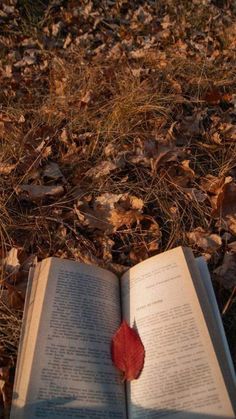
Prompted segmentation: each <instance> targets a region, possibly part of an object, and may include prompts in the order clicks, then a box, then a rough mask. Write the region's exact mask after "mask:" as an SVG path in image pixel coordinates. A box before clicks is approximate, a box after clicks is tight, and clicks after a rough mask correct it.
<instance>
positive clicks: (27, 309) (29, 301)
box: [12, 263, 41, 411]
mask: <svg viewBox="0 0 236 419" xmlns="http://www.w3.org/2000/svg"><path fill="white" fill-rule="evenodd" d="M40 266H41V264H40V263H38V264H37V267H36V268H31V269H30V271H29V276H28V284H27V290H26V296H25V306H24V313H23V318H22V325H21V336H20V342H19V345H18V353H17V365H16V372H15V378H14V389H13V404H14V395H16V394H18V391H19V385H20V380H21V376H22V366H23V364H24V355H25V348H26V345H27V340H28V332H29V327H30V322H31V318H32V311H33V306H34V298H35V291H36V289H37V282H38V277H39V273H40ZM12 411H13V409H12Z"/></svg>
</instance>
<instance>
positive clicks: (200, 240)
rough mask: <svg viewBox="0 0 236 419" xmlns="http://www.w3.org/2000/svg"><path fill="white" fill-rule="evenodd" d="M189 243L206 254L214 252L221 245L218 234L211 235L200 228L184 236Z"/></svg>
mask: <svg viewBox="0 0 236 419" xmlns="http://www.w3.org/2000/svg"><path fill="white" fill-rule="evenodd" d="M186 235H187V237H188V239H189V241H190V243H191V244H193V245H196V246H198V247H200V248H201V249H203V250H204V251H206V252H210V253H212V252H214V251H216V250H218V249H219V248H220V246H221V245H222V240H221V238H220V236H219V235H218V234H211V233H209V232H207V231H204V230H203V229H202V228H201V227H198V228H196V229H195V230H193V231H191V232H189V233H187V234H186Z"/></svg>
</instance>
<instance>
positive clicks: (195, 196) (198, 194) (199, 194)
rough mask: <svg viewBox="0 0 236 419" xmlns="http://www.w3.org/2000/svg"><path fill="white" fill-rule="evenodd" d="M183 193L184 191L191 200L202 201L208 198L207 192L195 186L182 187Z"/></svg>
mask: <svg viewBox="0 0 236 419" xmlns="http://www.w3.org/2000/svg"><path fill="white" fill-rule="evenodd" d="M184 193H186V195H187V196H188V197H189V198H190V200H191V201H196V202H199V203H202V202H205V201H206V200H207V199H208V196H207V194H206V193H205V192H203V191H201V190H200V189H197V188H184Z"/></svg>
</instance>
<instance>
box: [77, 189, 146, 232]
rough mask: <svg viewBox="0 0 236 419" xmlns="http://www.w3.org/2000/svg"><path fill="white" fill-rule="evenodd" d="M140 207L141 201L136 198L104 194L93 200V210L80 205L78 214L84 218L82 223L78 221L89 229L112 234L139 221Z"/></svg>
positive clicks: (125, 195)
mask: <svg viewBox="0 0 236 419" xmlns="http://www.w3.org/2000/svg"><path fill="white" fill-rule="evenodd" d="M142 207H143V201H142V200H141V199H139V198H137V197H134V196H129V195H128V194H124V195H122V194H112V193H105V194H103V195H100V196H98V197H97V198H96V199H95V200H94V202H93V208H90V207H89V206H88V204H84V203H82V205H81V206H80V207H79V212H80V213H82V215H83V216H84V221H83V220H82V218H80V221H82V223H84V224H86V225H88V227H89V228H91V229H98V230H101V231H104V232H107V233H112V232H115V231H116V230H117V229H118V228H120V227H122V226H127V227H130V226H131V225H132V224H133V223H135V222H138V221H139V220H141V219H142V214H141V208H142ZM77 215H78V214H77Z"/></svg>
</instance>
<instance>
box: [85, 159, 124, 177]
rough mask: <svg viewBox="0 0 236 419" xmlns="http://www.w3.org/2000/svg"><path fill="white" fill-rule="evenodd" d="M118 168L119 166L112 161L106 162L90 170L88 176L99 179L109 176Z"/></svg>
mask: <svg viewBox="0 0 236 419" xmlns="http://www.w3.org/2000/svg"><path fill="white" fill-rule="evenodd" d="M117 167H118V166H117V165H116V164H115V163H113V162H112V161H109V160H106V161H103V162H101V163H99V164H98V165H97V166H95V167H92V168H91V169H89V170H88V171H87V173H86V176H88V177H91V178H95V179H97V178H100V177H103V176H107V175H109V174H110V173H111V172H113V171H114V170H115V169H117Z"/></svg>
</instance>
